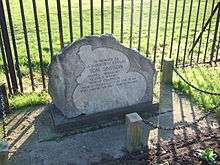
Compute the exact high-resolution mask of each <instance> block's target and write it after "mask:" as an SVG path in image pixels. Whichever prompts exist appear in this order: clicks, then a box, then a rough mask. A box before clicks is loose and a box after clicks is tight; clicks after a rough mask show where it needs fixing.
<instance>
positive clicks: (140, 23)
mask: <svg viewBox="0 0 220 165" xmlns="http://www.w3.org/2000/svg"><path fill="white" fill-rule="evenodd" d="M140 5H141V6H140V18H139V37H138V51H140V49H141V33H142V15H143V0H141V4H140Z"/></svg>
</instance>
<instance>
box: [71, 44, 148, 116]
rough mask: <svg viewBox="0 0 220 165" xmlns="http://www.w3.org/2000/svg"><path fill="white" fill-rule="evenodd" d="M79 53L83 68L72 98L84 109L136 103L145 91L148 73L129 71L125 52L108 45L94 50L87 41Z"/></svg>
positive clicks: (100, 108)
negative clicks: (145, 74)
mask: <svg viewBox="0 0 220 165" xmlns="http://www.w3.org/2000/svg"><path fill="white" fill-rule="evenodd" d="M78 55H79V57H80V59H81V60H82V63H83V65H84V70H83V72H82V73H81V75H80V76H78V77H77V82H78V85H77V87H76V89H75V90H74V92H73V96H72V99H73V102H74V104H75V106H76V107H77V109H79V110H80V111H81V112H82V113H88V112H91V111H92V112H99V111H103V110H109V109H114V108H119V107H125V106H129V105H134V104H137V103H138V102H140V100H141V99H142V98H143V96H144V95H145V91H146V80H145V77H144V76H143V75H142V74H140V73H138V72H129V67H130V62H129V59H128V58H127V56H126V55H125V54H123V53H122V52H120V51H117V50H114V49H111V48H107V47H101V48H96V49H94V50H92V49H91V46H90V45H87V46H82V47H81V48H80V51H79V53H78Z"/></svg>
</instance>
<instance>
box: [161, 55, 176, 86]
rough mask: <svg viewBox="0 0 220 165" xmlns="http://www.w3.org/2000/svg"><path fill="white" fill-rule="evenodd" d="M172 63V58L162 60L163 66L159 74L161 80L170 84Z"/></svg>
mask: <svg viewBox="0 0 220 165" xmlns="http://www.w3.org/2000/svg"><path fill="white" fill-rule="evenodd" d="M173 65H174V60H172V59H170V58H167V59H164V61H163V67H162V69H163V70H162V76H161V82H162V83H165V84H172V80H173Z"/></svg>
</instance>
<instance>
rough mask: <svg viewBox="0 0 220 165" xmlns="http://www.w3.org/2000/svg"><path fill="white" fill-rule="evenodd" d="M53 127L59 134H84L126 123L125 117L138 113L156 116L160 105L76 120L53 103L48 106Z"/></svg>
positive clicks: (141, 106)
mask: <svg viewBox="0 0 220 165" xmlns="http://www.w3.org/2000/svg"><path fill="white" fill-rule="evenodd" d="M48 106H49V107H48V109H49V113H50V117H51V120H52V123H53V124H52V127H53V128H54V129H55V130H56V131H58V132H66V131H76V132H77V131H79V130H86V131H83V132H87V131H91V130H96V129H100V128H104V127H108V126H112V125H118V124H121V123H124V122H125V115H126V114H129V113H133V112H137V113H138V114H140V115H142V114H143V113H149V114H155V113H158V110H159V103H151V102H149V103H141V104H137V105H133V106H129V107H124V108H117V109H113V110H109V111H103V112H98V113H95V114H89V115H81V116H78V117H74V118H65V116H63V115H62V112H60V111H59V110H58V109H57V108H56V106H55V105H54V104H53V103H51V104H49V105H48Z"/></svg>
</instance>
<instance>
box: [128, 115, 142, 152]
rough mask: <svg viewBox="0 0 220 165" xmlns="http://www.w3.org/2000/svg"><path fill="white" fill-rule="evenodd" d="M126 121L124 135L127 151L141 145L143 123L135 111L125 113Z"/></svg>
mask: <svg viewBox="0 0 220 165" xmlns="http://www.w3.org/2000/svg"><path fill="white" fill-rule="evenodd" d="M125 121H126V124H125V125H126V137H125V148H126V149H127V150H128V151H129V152H132V151H135V150H138V149H140V148H141V147H142V145H143V138H144V136H143V128H144V123H143V121H142V118H141V117H140V116H139V115H138V114H137V113H130V114H127V115H126V117H125Z"/></svg>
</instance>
